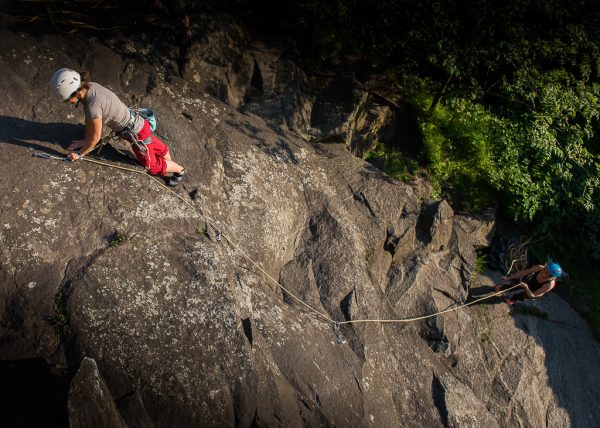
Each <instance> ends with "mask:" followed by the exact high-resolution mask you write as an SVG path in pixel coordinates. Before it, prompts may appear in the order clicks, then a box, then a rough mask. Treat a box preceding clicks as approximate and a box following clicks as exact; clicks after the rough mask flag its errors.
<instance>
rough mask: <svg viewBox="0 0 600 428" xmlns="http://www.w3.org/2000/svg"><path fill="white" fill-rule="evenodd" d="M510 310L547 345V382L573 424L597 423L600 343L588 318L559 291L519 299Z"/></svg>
mask: <svg viewBox="0 0 600 428" xmlns="http://www.w3.org/2000/svg"><path fill="white" fill-rule="evenodd" d="M559 286H560V285H559ZM511 313H512V315H513V317H514V318H515V326H516V327H517V328H520V329H522V330H523V331H524V332H525V333H527V334H528V335H529V336H530V337H532V338H533V339H534V340H535V341H536V343H537V344H538V345H539V346H540V347H542V348H543V349H544V355H545V362H544V363H545V364H544V365H545V367H546V372H547V376H548V384H549V386H550V388H551V389H552V391H553V392H554V394H555V396H556V401H557V404H558V405H559V406H560V407H562V408H563V409H564V410H566V412H567V413H568V415H569V418H570V424H571V426H574V427H584V426H589V427H592V426H598V421H600V402H599V401H598V397H599V396H600V384H598V379H600V365H598V361H599V360H600V344H599V343H598V341H596V340H595V339H594V337H593V334H592V331H591V330H590V328H589V326H588V325H587V324H586V322H585V321H584V320H583V319H582V318H581V317H580V316H579V314H577V313H576V312H575V310H574V309H573V308H572V307H571V306H570V305H569V304H568V303H567V302H566V301H565V300H563V299H562V298H561V297H559V296H558V295H557V294H556V293H550V294H548V295H546V296H544V297H543V298H541V299H539V300H530V301H526V302H519V303H518V304H517V305H515V307H514V308H512V310H511Z"/></svg>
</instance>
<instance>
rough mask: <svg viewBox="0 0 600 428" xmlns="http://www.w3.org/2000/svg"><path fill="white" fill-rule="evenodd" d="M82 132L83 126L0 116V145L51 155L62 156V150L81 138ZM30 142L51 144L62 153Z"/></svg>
mask: <svg viewBox="0 0 600 428" xmlns="http://www.w3.org/2000/svg"><path fill="white" fill-rule="evenodd" d="M83 132H84V131H83V126H82V125H79V124H71V123H56V122H52V123H40V122H32V121H29V120H24V119H19V118H16V117H9V116H0V143H3V144H13V145H15V146H20V147H27V148H29V149H33V150H43V151H44V152H46V153H48V154H52V155H59V156H64V154H65V152H64V150H66V149H67V147H68V146H69V144H70V143H71V141H72V140H77V139H80V138H82V136H83ZM32 141H39V142H47V143H51V144H53V145H55V146H56V147H57V148H60V149H63V151H59V150H56V149H53V148H49V147H48V146H43V145H40V144H36V143H32Z"/></svg>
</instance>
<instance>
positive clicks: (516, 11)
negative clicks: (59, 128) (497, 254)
mask: <svg viewBox="0 0 600 428" xmlns="http://www.w3.org/2000/svg"><path fill="white" fill-rule="evenodd" d="M12 4H13V6H14V7H16V8H17V9H19V12H20V13H21V15H22V16H23V18H24V19H25V20H30V21H33V22H34V23H35V22H45V23H46V24H49V25H51V26H52V28H54V29H55V30H57V31H63V32H67V31H96V32H99V31H101V30H103V29H112V30H114V29H118V30H119V31H122V32H123V33H124V34H128V33H134V32H138V31H149V30H150V29H151V30H152V31H153V32H154V35H155V36H161V34H171V37H173V36H172V35H173V34H179V36H178V37H179V39H178V43H182V41H183V43H185V42H186V36H185V34H184V33H185V25H183V24H182V23H183V22H184V21H185V19H186V18H185V17H186V16H187V17H188V18H189V20H190V22H191V24H192V28H193V25H194V22H195V16H196V15H197V14H200V13H202V12H203V11H205V10H208V9H212V10H217V9H218V10H219V11H224V12H227V13H230V14H232V15H234V16H236V17H237V18H238V19H239V20H240V21H241V22H243V23H244V24H245V25H246V26H247V27H248V28H249V29H250V30H251V31H253V32H255V33H257V32H258V33H259V34H260V35H263V36H266V37H276V38H280V39H284V38H286V39H291V40H295V41H296V44H297V48H298V49H299V51H300V52H301V53H302V57H303V59H304V60H305V62H306V63H305V64H304V66H305V67H307V68H309V69H312V70H322V69H336V68H338V69H339V68H340V67H343V68H344V69H345V70H348V69H349V70H352V72H353V73H354V76H355V77H356V78H357V79H358V80H365V79H367V78H368V77H370V76H373V75H379V76H385V77H386V78H387V79H388V81H390V82H392V87H390V90H391V91H395V92H397V93H399V94H401V95H402V96H403V97H404V99H405V100H407V102H408V103H409V104H410V105H411V106H412V108H413V109H414V111H416V118H417V122H418V127H419V129H420V133H421V141H420V142H419V143H420V147H421V149H420V152H419V153H418V154H417V156H416V159H410V158H409V157H408V156H407V154H406V153H398V152H395V151H394V148H393V147H379V148H378V151H377V152H373V153H370V154H368V155H367V156H368V157H371V158H372V159H376V158H378V157H382V156H385V157H386V158H387V159H393V160H394V161H393V162H388V165H391V166H389V168H390V171H388V172H390V173H392V174H396V173H397V174H398V177H399V178H401V179H404V180H406V179H408V178H409V177H410V174H413V173H414V171H415V170H416V166H415V165H416V162H417V161H418V162H419V164H420V165H422V166H424V167H425V168H426V171H427V173H428V175H429V177H430V179H431V180H432V182H433V184H434V187H435V191H436V193H437V196H438V197H446V198H448V199H449V200H450V201H452V203H453V206H454V207H455V208H456V209H459V210H466V211H473V212H476V211H479V210H482V209H484V208H488V207H496V208H497V209H498V212H499V213H500V214H501V215H504V216H506V217H507V218H508V219H510V220H511V221H512V222H514V227H516V228H518V229H522V230H523V231H525V232H526V234H527V235H528V237H529V239H531V240H532V241H533V242H535V246H534V248H532V250H533V251H535V252H536V253H537V256H538V257H539V258H540V259H545V257H546V256H547V255H552V256H553V258H554V259H556V260H559V261H561V262H562V263H563V265H565V266H566V268H567V270H568V271H570V274H571V275H570V276H571V280H570V283H571V285H572V287H571V293H572V296H573V297H574V298H576V299H580V300H581V299H583V301H585V304H586V308H587V309H585V311H586V313H587V315H588V317H589V318H590V319H592V320H594V323H595V326H596V329H597V332H598V333H600V289H599V287H597V286H595V282H596V281H597V278H598V273H600V272H599V269H598V267H597V266H598V263H599V262H600V216H599V210H600V193H599V192H600V158H599V155H600V138H599V136H600V134H599V130H600V129H599V112H600V110H599V107H600V105H599V103H600V8H598V7H597V2H596V1H595V0H503V1H501V0H448V1H439V0H435V1H434V0H425V1H413V0H319V1H317V0H297V1H293V2H290V3H285V4H284V3H280V2H276V1H274V0H235V1H234V0H223V1H219V2H217V1H204V2H191V1H187V2H186V1H175V2H167V1H163V2H161V1H158V0H156V1H153V2H152V1H145V2H141V1H131V2H118V1H116V0H112V1H110V0H106V1H93V0H77V1H52V0H47V1H16V2H13V3H12ZM171 27H175V28H177V29H178V30H177V32H173V31H171V30H170V28H171ZM165 37H166V36H165Z"/></svg>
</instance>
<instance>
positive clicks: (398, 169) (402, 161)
mask: <svg viewBox="0 0 600 428" xmlns="http://www.w3.org/2000/svg"><path fill="white" fill-rule="evenodd" d="M363 159H364V160H366V161H367V162H369V163H372V164H374V165H376V166H383V172H385V173H386V174H387V175H389V176H390V177H392V178H394V179H396V180H398V181H402V182H404V183H406V182H408V181H409V180H410V179H411V178H412V177H413V176H414V175H415V174H416V172H417V170H418V169H419V164H418V163H417V161H416V160H414V159H411V158H409V157H408V156H405V155H403V154H402V153H399V152H396V151H389V152H386V151H384V150H373V151H368V152H366V153H365V154H364V156H363Z"/></svg>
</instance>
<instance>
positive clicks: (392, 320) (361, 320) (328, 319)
mask: <svg viewBox="0 0 600 428" xmlns="http://www.w3.org/2000/svg"><path fill="white" fill-rule="evenodd" d="M34 155H35V154H34ZM40 157H45V158H50V159H59V160H65V158H59V157H57V156H50V155H46V156H40ZM80 159H83V160H84V161H86V162H90V163H94V164H97V165H102V166H105V167H109V168H115V169H119V170H122V171H128V172H133V173H136V174H140V175H144V176H146V177H148V178H149V179H150V180H152V181H153V182H154V183H155V184H156V185H158V186H159V187H160V188H161V189H164V190H168V191H169V192H171V194H173V195H174V196H176V197H177V198H178V199H179V200H181V201H182V202H183V203H185V204H186V205H188V206H189V207H190V208H192V209H193V210H194V211H195V212H196V213H198V214H200V215H201V216H202V218H203V219H204V221H205V222H206V223H207V224H208V225H210V226H211V227H212V228H213V229H214V230H215V231H217V232H218V233H219V234H220V236H221V237H222V238H223V239H225V240H226V241H227V242H228V243H229V244H230V245H231V246H232V247H233V248H234V249H235V250H236V251H237V252H238V253H239V254H241V255H242V256H243V257H244V258H245V259H246V260H248V261H249V262H250V263H251V264H252V265H253V266H254V267H256V269H258V270H259V271H260V272H261V273H262V274H263V275H264V276H265V277H266V278H268V279H269V280H270V281H272V282H273V284H275V285H276V286H277V287H279V288H280V289H281V290H282V291H284V292H285V293H287V294H288V295H289V296H290V297H291V298H293V299H294V300H295V301H297V302H298V303H300V304H301V305H302V306H304V307H305V308H307V309H308V310H310V311H311V312H312V313H314V314H315V315H317V316H318V317H319V318H321V319H323V320H325V321H327V322H328V323H330V324H333V325H334V326H335V327H336V328H337V327H339V326H340V325H343V324H356V323H374V322H377V323H408V322H413V321H419V320H424V319H427V318H433V317H436V316H438V315H441V314H445V313H448V312H453V311H457V310H459V309H462V308H465V307H468V306H471V305H474V304H476V303H479V302H481V301H484V300H487V299H490V298H492V297H494V296H498V295H501V294H504V293H506V292H507V291H510V290H512V289H514V288H517V287H520V285H521V284H516V285H513V286H511V287H509V288H507V289H505V290H502V291H498V292H494V293H491V294H489V295H486V296H483V297H481V298H479V299H476V300H473V301H472V302H468V303H464V304H461V305H458V306H456V307H454V308H449V309H445V310H443V311H439V312H435V313H432V314H428V315H420V316H414V317H409V318H400V319H354V320H347V321H336V320H334V319H332V318H331V317H329V316H327V315H326V314H324V313H323V312H321V311H319V310H317V309H315V308H314V307H312V306H311V305H309V304H308V303H306V302H304V301H303V300H302V299H300V298H299V297H297V296H296V295H294V294H293V293H292V292H290V291H289V290H288V289H287V288H286V287H284V286H283V285H282V284H281V283H279V281H277V280H276V279H275V278H273V277H272V276H271V275H269V273H268V272H266V271H265V270H264V269H263V268H262V267H261V266H260V265H259V264H258V263H257V262H255V261H254V260H253V259H252V258H251V257H250V256H248V254H246V252H245V251H244V250H243V249H242V248H241V247H240V246H239V245H237V244H236V243H235V242H234V241H233V240H231V239H230V238H229V237H228V236H227V235H226V234H224V233H223V232H222V231H221V230H220V229H219V228H218V227H217V225H216V224H215V223H214V222H213V221H212V220H211V219H209V218H208V217H207V216H206V214H204V213H203V212H202V211H200V210H199V208H198V207H196V206H195V205H194V204H192V203H191V202H190V201H188V200H187V199H185V198H183V197H182V196H181V195H179V194H178V193H177V192H175V191H174V190H173V189H171V188H169V187H167V186H165V185H164V184H163V183H161V182H160V181H159V180H158V179H154V178H153V177H152V176H151V175H148V174H147V173H146V171H142V170H139V169H133V168H127V167H122V166H118V165H114V164H110V163H107V162H102V161H98V160H95V159H90V158H88V157H83V158H80ZM515 261H516V260H513V262H512V264H511V266H510V268H509V269H508V272H507V275H508V274H509V273H510V271H511V270H512V267H513V265H514V263H515Z"/></svg>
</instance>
